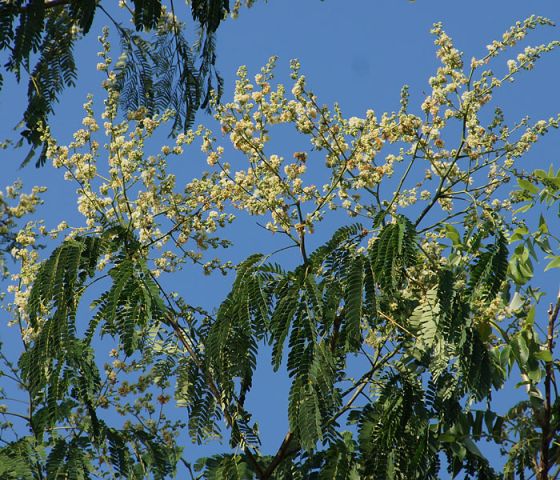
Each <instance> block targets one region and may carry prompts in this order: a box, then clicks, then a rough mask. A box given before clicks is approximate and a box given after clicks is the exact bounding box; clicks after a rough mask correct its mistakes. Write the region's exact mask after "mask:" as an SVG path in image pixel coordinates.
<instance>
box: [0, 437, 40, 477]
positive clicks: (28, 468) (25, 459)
mask: <svg viewBox="0 0 560 480" xmlns="http://www.w3.org/2000/svg"><path fill="white" fill-rule="evenodd" d="M33 443H34V439H33V437H23V438H21V439H20V440H17V441H15V442H12V443H9V444H8V445H5V446H3V447H2V448H0V478H2V479H5V480H33V479H34V478H35V477H34V474H33V465H34V464H35V463H36V462H37V461H38V460H39V456H38V455H37V453H36V451H35V449H34V446H33Z"/></svg>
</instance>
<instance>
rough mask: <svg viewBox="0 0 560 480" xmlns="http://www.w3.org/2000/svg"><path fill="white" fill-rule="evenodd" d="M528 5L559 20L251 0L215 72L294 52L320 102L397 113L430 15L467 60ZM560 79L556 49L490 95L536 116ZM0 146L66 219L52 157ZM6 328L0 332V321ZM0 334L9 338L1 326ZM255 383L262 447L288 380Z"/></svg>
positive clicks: (429, 51)
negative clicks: (30, 156) (42, 163)
mask: <svg viewBox="0 0 560 480" xmlns="http://www.w3.org/2000/svg"><path fill="white" fill-rule="evenodd" d="M531 14H538V15H544V16H548V17H549V18H551V19H552V20H554V21H556V22H560V4H559V3H558V2H556V1H553V0H548V1H546V0H533V1H530V2H529V1H526V0H507V1H506V0H500V1H497V0H485V1H481V0H470V1H468V2H459V1H456V0H455V1H453V0H424V1H417V2H408V1H406V0H391V1H389V0H386V1H373V0H345V1H341V0H326V1H324V2H321V1H319V0H270V1H269V2H267V3H265V2H264V1H257V3H256V5H255V6H254V7H253V8H252V9H250V10H242V12H241V15H240V17H239V18H238V19H237V20H229V21H227V22H226V23H225V24H223V25H222V27H221V28H220V30H219V32H218V69H219V71H220V72H221V74H222V75H223V77H224V79H225V88H226V90H225V98H226V99H227V98H228V97H229V96H230V94H231V91H232V87H233V84H234V80H235V72H236V70H237V68H238V66H239V65H241V64H244V65H247V66H248V69H249V72H251V73H256V72H257V71H258V70H259V69H260V67H261V66H262V65H263V64H264V63H265V62H266V60H267V59H268V57H270V56H271V55H278V56H279V62H278V68H277V72H278V78H279V80H281V81H282V80H286V79H287V74H288V64H289V60H290V59H292V58H299V59H300V61H301V64H302V72H303V73H305V74H306V76H307V78H308V83H309V85H310V86H311V87H312V88H313V89H314V91H315V92H316V93H317V95H318V97H319V101H320V103H327V104H332V103H333V102H335V101H337V102H339V103H340V105H341V107H342V110H343V112H345V113H346V114H347V115H348V116H350V115H357V116H361V115H363V113H364V112H365V111H366V110H367V109H369V108H373V109H374V110H376V111H378V112H382V111H386V110H388V111H391V110H397V109H398V108H399V103H398V102H399V92H400V89H401V87H402V85H403V84H408V85H410V91H411V104H412V105H414V102H415V100H418V99H420V98H421V97H422V96H423V92H425V91H427V90H428V83H427V79H428V78H429V76H431V75H432V74H433V72H434V70H435V68H436V66H437V59H436V58H435V55H434V46H433V38H432V36H431V35H430V34H429V30H430V28H431V25H432V24H433V23H434V22H436V21H442V22H443V23H444V26H445V29H446V31H447V33H448V34H449V35H450V36H451V37H452V38H453V39H454V40H455V43H456V46H457V47H458V48H459V49H460V50H463V51H464V52H465V58H466V59H469V58H470V57H471V56H473V55H475V56H482V55H483V53H484V51H485V46H486V45H487V44H488V43H490V41H491V40H493V39H494V38H498V37H499V36H501V34H502V32H504V31H505V30H506V29H507V28H508V27H509V26H510V25H512V24H513V23H514V22H515V21H516V20H522V19H524V18H525V17H528V16H529V15H531ZM104 23H105V19H104V18H103V17H102V15H101V14H98V15H97V19H96V24H95V25H94V28H93V31H92V33H91V34H90V35H89V38H88V39H86V40H85V41H83V42H81V43H79V47H78V49H77V52H76V53H77V57H78V59H79V65H80V71H79V78H78V86H77V88H75V89H72V90H67V91H66V92H65V94H64V95H63V96H62V98H61V102H60V104H59V105H58V107H57V110H56V117H55V119H54V122H53V125H54V129H53V130H54V132H55V135H57V136H58V137H60V139H61V140H65V139H69V137H70V135H71V134H72V132H73V131H74V130H75V129H77V128H79V122H80V120H81V118H82V111H81V105H82V104H83V103H84V101H85V95H86V93H88V92H93V93H94V94H95V93H97V94H99V95H101V94H100V89H99V87H98V84H99V82H100V80H101V77H100V75H99V74H98V73H97V72H96V70H95V64H96V63H97V57H96V51H97V48H98V44H97V41H96V39H95V38H96V36H97V35H98V33H97V32H95V29H96V28H97V30H98V31H99V29H100V27H101V25H103V24H104ZM558 38H560V29H559V28H558V27H556V28H554V29H541V30H539V31H537V32H536V33H534V34H532V35H531V36H530V38H529V40H530V43H533V44H538V43H544V42H548V41H550V40H552V39H558ZM115 48H116V43H115ZM504 62H505V58H504ZM559 78H560V52H558V51H557V52H554V53H553V54H551V55H549V56H547V57H546V58H544V59H543V60H542V61H540V62H539V63H538V64H537V67H536V70H535V71H534V72H530V73H529V74H525V75H521V77H520V79H519V80H518V81H516V82H515V84H513V85H511V86H507V87H505V88H504V89H503V91H502V92H501V93H500V94H499V95H498V96H497V98H496V102H495V103H496V104H500V105H501V106H503V107H504V112H505V114H506V118H508V119H510V120H514V119H517V118H520V117H521V116H523V115H527V114H529V115H530V116H531V117H533V118H535V119H537V118H540V117H543V118H548V117H549V116H551V115H553V114H555V113H556V112H558V111H560V92H559V87H558V85H559V82H558V79H559ZM25 90H26V87H25V86H24V85H19V86H16V85H14V84H13V82H12V81H11V80H8V81H7V82H6V85H5V87H4V90H3V91H2V92H1V93H0V115H1V122H0V139H2V138H5V137H7V136H12V132H11V130H10V129H11V127H13V126H14V125H15V123H16V122H17V121H18V120H19V118H20V114H21V112H23V108H24V104H25ZM208 121H209V118H208V117H207V116H206V114H204V113H200V114H199V115H198V117H197V123H207V122H208ZM161 140H162V143H163V142H165V141H166V139H165V137H164V136H162V138H161ZM559 146H560V135H557V134H553V135H551V136H550V137H549V138H547V139H545V140H544V141H543V142H542V144H541V145H539V146H538V147H537V148H536V149H535V150H534V151H533V153H531V155H530V156H528V157H527V161H528V162H530V163H528V168H532V166H533V165H536V164H537V163H538V164H541V163H542V164H543V165H545V166H548V165H550V164H554V165H556V166H560V160H559V155H560V154H559V148H558V147H559ZM1 154H2V170H3V182H2V183H3V184H7V183H9V182H11V181H12V180H13V179H15V178H18V177H19V178H22V179H23V180H24V184H25V186H27V187H28V188H30V187H31V185H33V184H42V185H46V186H47V187H48V188H49V193H48V194H47V196H46V205H45V207H44V208H42V209H41V212H40V214H41V215H42V216H43V218H46V219H47V221H48V224H49V225H50V226H54V225H56V224H57V223H58V222H59V221H60V220H61V219H63V218H77V216H76V210H75V208H74V203H73V202H74V200H73V199H74V196H73V193H72V192H73V188H74V187H73V186H72V185H70V184H68V183H67V182H64V181H63V180H62V177H61V172H57V171H55V170H54V169H53V168H52V167H50V166H47V167H45V168H43V169H41V170H36V169H35V168H34V167H33V166H29V167H27V168H25V169H24V170H18V169H17V167H18V166H19V161H20V159H21V158H22V157H23V155H24V153H23V151H22V150H19V151H16V152H14V151H10V150H8V151H5V152H2V153H1ZM186 155H187V156H188V157H189V158H186V159H185V163H184V165H181V166H179V169H178V172H179V173H178V175H177V177H178V179H179V183H180V180H181V175H182V174H183V175H184V176H185V181H187V180H188V178H187V177H188V176H189V175H190V171H191V168H192V164H193V162H199V163H200V164H202V163H201V162H202V161H203V159H202V157H201V156H200V154H198V153H192V154H189V151H188V150H187V152H186ZM181 172H183V173H181ZM246 226H247V221H243V222H241V226H238V227H233V228H232V229H231V230H230V232H231V237H232V239H233V240H234V242H235V244H236V247H235V250H234V256H235V258H237V259H242V258H243V257H245V256H246V254H248V253H251V252H253V251H255V250H261V248H262V247H263V246H262V245H259V244H257V243H256V242H255V241H254V239H255V238H257V239H258V238H260V237H258V235H259V234H258V233H255V235H257V236H255V237H253V236H252V237H251V239H253V242H251V239H250V238H248V237H247V236H246V235H245V232H246V230H245V228H246ZM263 239H264V237H263ZM266 249H267V250H268V248H266ZM557 276H558V274H556V273H553V274H550V276H549V277H546V281H548V280H549V279H550V281H551V282H553V284H558V278H557ZM555 277H556V278H555ZM543 278H544V277H543ZM181 281H182V282H184V284H183V286H184V290H183V291H181V293H183V294H184V295H185V298H186V300H187V301H193V302H194V301H196V302H198V303H201V304H203V305H205V306H207V307H210V306H212V305H216V298H218V299H219V298H223V295H224V294H225V292H226V289H227V285H228V284H229V280H227V279H226V280H222V279H219V278H215V277H211V278H208V277H202V276H196V275H194V274H193V273H192V272H190V273H189V274H185V275H184V278H182V279H181ZM551 293H552V292H551ZM194 299H196V300H194ZM3 321H4V322H5V320H3ZM2 329H3V330H2V332H4V330H5V328H4V327H2ZM2 337H3V338H5V337H4V333H2ZM259 381H260V382H261V383H262V385H263V386H264V388H262V389H259V390H258V391H257V393H256V394H255V395H254V396H253V397H252V398H251V401H252V402H253V404H254V405H255V409H256V414H257V418H259V421H260V423H261V430H262V432H263V440H264V445H265V450H266V449H273V448H275V447H276V446H277V445H278V444H279V442H280V441H281V437H282V436H283V432H284V431H285V428H286V427H285V425H286V414H285V408H284V406H285V404H286V401H285V398H284V393H285V387H286V380H285V379H279V380H278V381H276V380H274V379H273V377H271V376H270V372H268V371H267V370H266V369H264V370H262V371H260V372H259V376H258V378H257V382H259ZM277 407H278V408H281V409H282V410H281V412H282V413H281V414H280V415H279V414H277V413H276V408H277ZM269 412H270V414H269ZM205 451H210V450H205ZM187 456H189V454H187ZM193 456H196V454H195V455H193Z"/></svg>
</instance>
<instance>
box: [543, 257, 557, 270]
mask: <svg viewBox="0 0 560 480" xmlns="http://www.w3.org/2000/svg"><path fill="white" fill-rule="evenodd" d="M549 258H550V257H549ZM552 268H560V255H555V256H554V258H553V259H552V260H551V261H550V262H548V264H547V265H546V267H544V271H545V272H546V271H548V270H550V269H552Z"/></svg>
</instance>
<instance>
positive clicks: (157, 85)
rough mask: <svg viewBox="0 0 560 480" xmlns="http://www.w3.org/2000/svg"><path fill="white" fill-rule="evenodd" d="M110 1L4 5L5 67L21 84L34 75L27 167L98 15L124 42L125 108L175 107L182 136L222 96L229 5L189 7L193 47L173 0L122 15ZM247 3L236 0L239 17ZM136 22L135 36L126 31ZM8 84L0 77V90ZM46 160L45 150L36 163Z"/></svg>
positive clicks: (212, 2) (200, 0) (135, 4)
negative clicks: (220, 64) (219, 58)
mask: <svg viewBox="0 0 560 480" xmlns="http://www.w3.org/2000/svg"><path fill="white" fill-rule="evenodd" d="M110 3H111V2H102V1H100V0H29V1H24V0H14V1H5V2H2V3H1V4H0V51H3V52H6V53H7V54H8V59H7V63H6V69H7V71H9V72H11V73H13V74H14V75H15V77H16V79H17V81H18V82H19V81H20V80H21V78H22V71H23V73H24V74H26V76H27V77H28V87H27V97H28V106H27V109H26V111H25V113H24V114H23V120H22V124H23V125H24V129H23V130H22V132H21V134H22V136H23V138H25V139H26V140H27V142H28V143H29V144H30V145H31V146H32V147H33V148H32V150H31V152H30V154H29V155H28V156H27V158H26V160H25V161H24V163H26V162H27V161H29V160H30V158H31V157H32V156H33V154H34V152H35V149H36V148H37V147H38V146H39V145H40V144H41V143H40V133H39V129H40V126H41V125H43V124H46V123H47V121H48V118H49V115H51V114H52V113H53V112H54V106H55V104H56V102H57V101H58V99H59V96H60V94H61V93H62V91H63V90H64V89H65V88H66V87H71V86H74V84H75V82H76V79H77V74H78V72H77V68H76V63H75V60H74V54H73V50H74V45H75V43H76V42H77V41H78V40H80V39H81V38H83V37H84V36H86V35H87V34H88V33H89V32H90V29H91V26H92V24H93V20H94V18H95V15H96V14H102V15H104V16H105V17H106V19H107V20H108V21H110V22H111V23H112V25H113V26H114V27H115V30H116V32H117V33H118V35H119V37H120V41H121V47H122V56H121V57H120V58H119V63H118V67H117V69H116V74H117V76H118V77H119V82H118V87H116V88H119V90H120V91H121V92H122V96H121V101H122V105H123V106H124V107H125V108H126V109H131V110H135V109H137V108H138V107H139V106H144V107H146V108H147V109H148V111H149V112H150V114H152V115H153V114H154V113H162V112H163V111H165V110H166V109H169V108H173V109H175V111H176V115H175V117H174V121H173V126H172V133H174V134H177V133H179V132H180V131H186V129H187V128H188V127H190V126H191V124H192V122H193V120H194V115H195V112H196V111H197V110H198V109H199V108H205V107H206V106H207V105H208V101H209V94H210V91H211V90H214V89H216V91H217V92H220V91H221V78H220V77H219V75H218V73H217V71H216V70H215V64H216V48H215V34H216V31H217V29H218V27H219V26H220V24H221V22H222V21H223V20H224V18H225V16H226V15H227V14H229V13H230V2H229V0H194V1H192V2H189V3H190V13H191V16H192V20H193V22H194V24H195V26H196V29H197V30H198V39H197V40H196V43H195V45H194V47H191V45H189V42H188V41H187V39H186V36H185V23H184V22H182V21H180V20H179V18H178V17H177V16H176V10H175V6H174V2H173V0H171V1H170V2H168V3H162V2H161V0H147V1H144V0H133V1H132V2H131V3H127V2H126V1H125V0H123V1H121V2H119V7H120V9H122V11H123V13H124V15H123V14H122V13H119V12H118V11H117V12H115V11H114V8H112V7H111V6H110V5H109V4H110ZM113 3H114V2H113ZM241 3H242V2H241V1H240V0H237V1H236V2H235V4H234V6H233V12H232V13H233V14H234V15H236V14H237V12H238V10H239V8H240V7H241ZM253 3H254V0H247V1H245V2H244V4H245V5H247V6H251V5H252V4H253ZM177 13H183V12H179V11H178V12H177ZM127 15H128V16H129V18H126V17H127ZM121 17H124V20H125V22H123V21H122V20H121ZM130 17H131V19H132V21H133V24H134V27H135V29H136V31H134V30H131V29H130V28H128V27H126V26H125V25H126V20H128V19H130ZM142 32H150V33H151V35H148V36H146V35H142ZM198 56H200V57H199V58H198ZM32 60H34V65H33V66H32V63H31V61H32ZM2 84H3V77H2V75H1V74H0V89H1V88H2ZM44 161H45V150H44V149H43V151H42V153H41V155H40V157H39V159H38V165H42V164H43V163H44Z"/></svg>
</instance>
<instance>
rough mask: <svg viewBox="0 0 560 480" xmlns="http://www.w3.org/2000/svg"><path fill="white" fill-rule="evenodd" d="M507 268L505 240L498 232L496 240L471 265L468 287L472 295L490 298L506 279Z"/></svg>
mask: <svg viewBox="0 0 560 480" xmlns="http://www.w3.org/2000/svg"><path fill="white" fill-rule="evenodd" d="M507 268H508V248H507V240H506V238H505V237H504V235H503V234H502V233H501V232H499V233H498V234H497V235H496V241H495V243H493V244H492V245H490V246H488V247H487V249H486V251H484V252H483V253H481V254H480V256H479V258H478V261H477V262H476V264H475V265H474V266H473V268H472V271H471V276H470V281H469V287H470V291H471V294H472V295H473V296H480V297H482V298H483V299H484V300H492V299H493V298H494V297H495V296H496V295H497V294H498V292H499V291H500V289H501V287H502V282H503V281H504V280H505V279H506V274H507Z"/></svg>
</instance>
